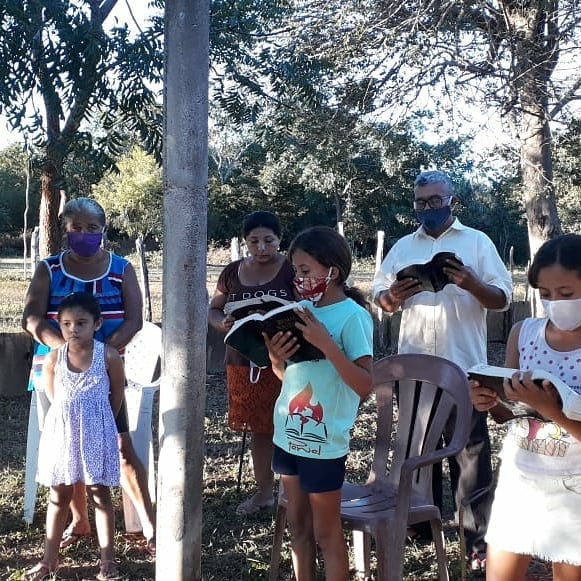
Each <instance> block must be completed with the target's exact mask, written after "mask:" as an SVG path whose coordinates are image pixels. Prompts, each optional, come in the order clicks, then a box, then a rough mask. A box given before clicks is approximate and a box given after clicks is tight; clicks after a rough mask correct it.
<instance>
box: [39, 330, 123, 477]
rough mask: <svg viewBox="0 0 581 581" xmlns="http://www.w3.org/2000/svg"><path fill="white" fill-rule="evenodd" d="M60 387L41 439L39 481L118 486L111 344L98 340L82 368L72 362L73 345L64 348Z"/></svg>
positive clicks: (60, 355)
mask: <svg viewBox="0 0 581 581" xmlns="http://www.w3.org/2000/svg"><path fill="white" fill-rule="evenodd" d="M54 386H55V389H54V392H55V393H54V400H53V402H52V405H51V406H50V409H49V411H48V413H47V416H46V420H45V423H44V428H43V431H42V435H41V439H40V447H39V451H38V471H37V478H36V479H37V481H38V482H39V483H40V484H44V485H45V486H53V485H57V484H74V483H75V482H84V483H85V484H102V485H104V486H118V485H119V448H118V444H117V428H116V427H115V418H114V417H113V410H112V409H111V405H110V403H109V390H110V383H109V376H108V375H107V369H106V366H105V345H104V344H103V343H101V342H100V341H94V346H93V361H92V362H91V366H90V367H89V369H87V370H86V371H82V372H80V373H76V372H74V371H71V370H70V369H69V367H68V345H67V344H65V345H63V346H62V347H60V348H59V350H58V357H57V364H56V366H55V383H54Z"/></svg>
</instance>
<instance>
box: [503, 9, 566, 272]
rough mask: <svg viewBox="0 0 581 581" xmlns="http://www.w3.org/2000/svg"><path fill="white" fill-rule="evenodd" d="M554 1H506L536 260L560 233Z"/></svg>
mask: <svg viewBox="0 0 581 581" xmlns="http://www.w3.org/2000/svg"><path fill="white" fill-rule="evenodd" d="M554 4H555V2H554V0H553V1H551V0H550V1H549V2H545V1H543V2H540V1H537V2H531V3H530V4H529V3H527V5H526V6H524V7H523V6H520V5H519V7H517V8H515V7H514V5H512V4H509V3H507V4H506V6H507V7H508V8H507V14H508V16H509V19H510V24H511V27H512V30H513V32H514V34H513V40H514V42H515V43H516V46H515V58H516V71H515V88H516V94H517V97H518V102H519V109H520V139H521V172H522V183H523V199H524V202H525V207H526V213H527V220H528V234H529V246H530V252H531V260H532V258H533V257H534V255H535V253H536V251H537V250H538V249H539V246H541V244H542V243H543V242H545V241H546V240H549V239H550V238H552V237H553V236H556V235H557V234H560V233H561V226H560V223H559V218H558V215H557V204H556V200H555V185H554V183H553V159H552V152H551V144H552V142H551V130H550V127H549V112H548V94H549V90H548V84H549V80H550V78H551V73H552V71H553V69H554V66H555V64H556V59H557V53H556V51H555V50H553V49H554V48H555V47H552V46H551V38H550V35H549V33H550V26H551V21H552V20H551V19H552V18H553V15H552V12H553V11H554V10H556V8H555V5H554Z"/></svg>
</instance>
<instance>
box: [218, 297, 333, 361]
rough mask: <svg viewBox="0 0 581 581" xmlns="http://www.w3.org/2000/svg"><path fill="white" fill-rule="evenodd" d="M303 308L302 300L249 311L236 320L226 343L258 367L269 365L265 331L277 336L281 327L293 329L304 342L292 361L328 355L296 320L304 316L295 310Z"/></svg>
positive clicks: (301, 341)
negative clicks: (310, 340) (266, 309)
mask: <svg viewBox="0 0 581 581" xmlns="http://www.w3.org/2000/svg"><path fill="white" fill-rule="evenodd" d="M303 308H305V307H302V306H300V305H299V304H298V303H290V304H288V305H283V306H281V307H278V308H276V309H272V310H271V311H268V312H267V313H265V314H260V313H253V314H251V315H248V316H247V317H244V318H243V319H240V320H238V321H236V322H235V323H234V325H233V326H232V328H231V329H230V331H228V333H226V336H225V337H224V343H226V345H229V346H230V347H232V348H233V349H236V351H238V352H239V353H241V354H242V355H244V357H246V358H247V359H249V360H250V361H252V362H253V363H255V364H256V365H257V366H258V367H268V366H269V365H270V358H269V356H268V349H267V347H266V343H265V342H264V337H263V336H262V333H263V332H264V333H266V334H267V335H268V336H269V337H273V336H274V335H275V334H276V333H278V332H279V331H283V332H286V331H291V332H292V333H293V334H294V336H295V337H296V338H297V340H298V342H299V345H300V348H299V350H298V351H297V352H296V353H295V354H294V355H293V356H292V357H291V358H290V360H291V361H294V362H297V361H311V360H316V359H324V358H325V356H324V355H323V352H322V351H321V350H320V349H318V348H317V347H315V346H314V345H313V344H312V343H309V342H308V341H307V340H306V339H305V338H304V337H303V334H302V332H301V331H300V330H299V329H298V328H297V327H296V323H297V322H300V321H301V320H300V318H299V316H298V315H297V313H295V309H303Z"/></svg>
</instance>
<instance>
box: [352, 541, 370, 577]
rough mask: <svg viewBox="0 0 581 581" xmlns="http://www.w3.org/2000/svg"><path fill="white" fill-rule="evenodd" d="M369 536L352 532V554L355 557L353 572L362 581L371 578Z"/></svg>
mask: <svg viewBox="0 0 581 581" xmlns="http://www.w3.org/2000/svg"><path fill="white" fill-rule="evenodd" d="M370 552H371V535H369V533H365V532H363V531H353V554H354V557H355V572H356V574H357V575H359V576H361V575H362V576H363V578H364V579H369V577H370V576H371V566H370V557H369V555H370Z"/></svg>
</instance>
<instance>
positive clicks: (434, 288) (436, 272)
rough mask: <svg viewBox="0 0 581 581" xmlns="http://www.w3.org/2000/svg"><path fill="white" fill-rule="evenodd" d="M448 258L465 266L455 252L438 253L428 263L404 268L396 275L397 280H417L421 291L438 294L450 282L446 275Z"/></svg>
mask: <svg viewBox="0 0 581 581" xmlns="http://www.w3.org/2000/svg"><path fill="white" fill-rule="evenodd" d="M448 258H452V259H454V260H455V261H456V262H459V263H460V264H463V263H462V261H461V260H460V258H458V256H456V255H455V254H454V253H453V252H438V253H437V254H434V256H432V258H431V259H430V260H429V261H428V262H423V263H418V264H411V265H410V266H406V267H405V268H402V269H401V270H400V271H399V272H398V273H397V274H396V278H397V280H403V279H405V278H415V279H417V280H418V281H419V282H420V283H421V286H420V290H422V291H430V292H433V293H436V292H438V291H441V290H442V289H443V288H444V287H445V286H446V285H447V284H448V283H449V282H450V279H449V278H448V276H447V275H446V274H445V273H444V266H449V264H448V263H447V262H446V259H448Z"/></svg>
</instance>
